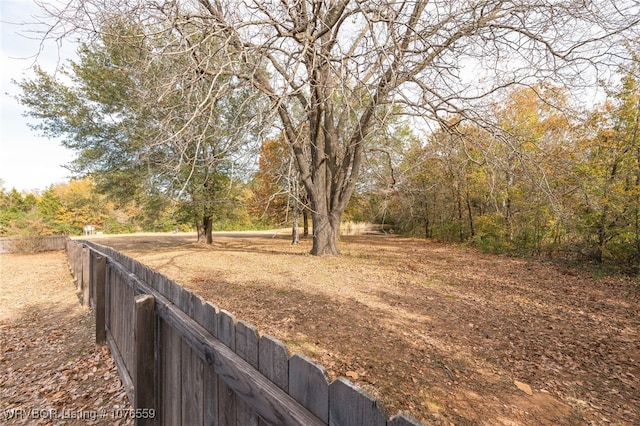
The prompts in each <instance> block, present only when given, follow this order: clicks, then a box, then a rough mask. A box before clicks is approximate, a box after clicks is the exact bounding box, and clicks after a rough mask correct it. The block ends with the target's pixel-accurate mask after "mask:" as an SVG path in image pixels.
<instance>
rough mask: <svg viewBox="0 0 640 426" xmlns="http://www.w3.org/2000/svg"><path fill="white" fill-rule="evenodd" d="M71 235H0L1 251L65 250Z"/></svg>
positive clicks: (34, 251)
mask: <svg viewBox="0 0 640 426" xmlns="http://www.w3.org/2000/svg"><path fill="white" fill-rule="evenodd" d="M68 239H69V237H67V236H65V235H51V236H49V235H46V236H35V237H0V253H36V252H41V251H55V250H64V249H65V248H66V243H67V240H68Z"/></svg>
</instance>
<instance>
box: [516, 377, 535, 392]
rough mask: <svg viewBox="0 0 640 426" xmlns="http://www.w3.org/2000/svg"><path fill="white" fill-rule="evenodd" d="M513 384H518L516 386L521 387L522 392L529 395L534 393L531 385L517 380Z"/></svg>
mask: <svg viewBox="0 0 640 426" xmlns="http://www.w3.org/2000/svg"><path fill="white" fill-rule="evenodd" d="M513 384H514V385H516V387H517V388H518V389H520V390H521V391H522V392H524V393H526V394H527V395H533V391H532V390H531V386H529V385H528V384H526V383H522V382H519V381H517V380H514V381H513Z"/></svg>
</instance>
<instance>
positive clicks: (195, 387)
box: [67, 241, 421, 426]
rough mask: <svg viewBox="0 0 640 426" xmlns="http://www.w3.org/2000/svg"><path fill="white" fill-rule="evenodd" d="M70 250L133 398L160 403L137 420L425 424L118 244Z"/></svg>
mask: <svg viewBox="0 0 640 426" xmlns="http://www.w3.org/2000/svg"><path fill="white" fill-rule="evenodd" d="M83 247H85V249H84V250H83ZM67 251H68V255H69V266H70V269H71V270H72V271H73V273H74V276H75V277H76V280H77V282H78V283H79V284H78V285H79V286H80V287H81V288H82V291H83V294H84V291H85V290H86V291H88V293H87V295H88V296H87V303H89V301H90V305H91V306H92V307H93V308H94V309H95V310H96V314H98V311H99V309H100V308H99V306H100V304H103V306H104V308H103V309H104V313H103V314H100V316H102V317H103V318H104V321H103V323H102V324H103V326H102V327H104V334H105V337H106V342H107V344H108V345H109V348H110V349H111V352H112V354H113V356H114V359H115V361H116V365H117V367H118V371H119V374H120V375H121V378H122V381H123V383H124V385H125V389H126V390H127V394H128V395H129V398H130V401H132V403H133V405H134V406H135V407H138V408H155V409H156V412H157V415H158V417H157V418H156V419H137V421H136V423H137V424H156V423H157V424H164V425H179V424H184V425H199V424H207V425H221V426H233V425H241V426H245V425H263V424H268V425H304V426H307V425H310V426H313V425H328V424H330V425H340V426H355V425H389V426H391V425H393V426H405V425H413V426H417V425H420V424H421V423H420V422H418V421H417V420H415V419H414V418H412V417H411V416H408V415H406V414H399V415H396V416H395V417H393V418H391V419H389V420H388V421H387V420H386V417H385V415H384V413H383V411H382V409H381V407H380V406H379V403H378V402H377V400H375V399H374V398H373V397H372V396H371V395H369V394H367V393H366V392H364V391H363V390H362V389H360V388H358V387H357V386H355V385H354V384H352V383H351V382H349V381H348V380H346V379H344V378H339V379H337V380H335V381H334V382H332V383H329V380H328V376H327V373H326V371H325V369H324V368H323V367H321V366H319V365H317V364H315V363H314V362H312V361H311V360H309V359H308V358H306V357H304V356H303V355H299V354H297V355H294V356H290V355H289V352H288V350H287V348H286V346H285V345H283V344H282V343H281V342H279V341H278V340H276V339H274V338H273V337H271V336H268V335H263V336H260V335H259V333H258V331H257V330H256V329H255V328H254V327H252V326H250V325H249V324H246V323H244V322H242V321H236V319H235V318H234V316H233V315H232V314H230V313H229V312H226V311H224V310H219V309H218V308H217V307H216V306H215V305H213V304H211V303H209V302H206V301H204V300H203V299H202V298H201V297H199V296H197V295H195V294H193V293H192V292H190V291H188V290H186V289H185V288H184V287H182V286H180V285H179V284H177V283H175V282H173V281H171V280H169V279H168V278H166V277H165V276H163V275H161V274H159V273H158V272H156V271H153V270H151V269H149V268H148V267H146V266H144V265H142V264H141V263H139V262H137V261H135V260H133V259H131V258H128V257H127V256H124V255H122V254H121V253H118V252H117V251H115V250H113V249H111V248H108V247H103V246H100V245H97V244H95V243H93V242H90V241H69V242H68V243H67ZM83 251H84V252H85V254H84V255H83ZM85 259H86V261H85ZM83 261H84V262H83ZM83 263H86V265H83ZM101 265H102V266H101ZM101 268H102V269H101ZM86 271H90V273H87V272H86ZM85 274H86V282H85V283H82V281H84V278H85V277H84V275H85ZM100 277H102V278H103V280H102V281H103V283H102V284H104V290H101V289H100V286H101V285H102V284H100ZM100 299H104V300H102V301H101V300H100ZM96 324H98V322H96ZM100 327H101V326H99V325H97V329H96V338H97V339H98V336H99V330H98V329H99V328H100ZM152 406H153V407H152Z"/></svg>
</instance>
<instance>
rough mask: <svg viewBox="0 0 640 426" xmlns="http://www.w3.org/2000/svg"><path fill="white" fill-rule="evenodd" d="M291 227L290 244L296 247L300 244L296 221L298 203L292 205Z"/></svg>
mask: <svg viewBox="0 0 640 426" xmlns="http://www.w3.org/2000/svg"><path fill="white" fill-rule="evenodd" d="M292 216H293V226H292V228H291V244H292V245H294V246H295V245H298V243H299V242H300V231H299V230H298V226H299V223H298V222H299V221H298V202H297V201H296V202H294V203H293V213H292Z"/></svg>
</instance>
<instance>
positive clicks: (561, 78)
mask: <svg viewBox="0 0 640 426" xmlns="http://www.w3.org/2000/svg"><path fill="white" fill-rule="evenodd" d="M51 13H53V14H55V15H56V16H57V17H58V19H59V21H58V22H59V26H58V27H59V28H60V29H62V30H63V32H68V31H70V27H69V25H72V28H73V29H83V30H87V31H89V32H91V31H96V30H97V31H99V28H100V25H99V22H100V20H101V19H104V18H105V17H107V16H109V15H113V14H116V15H120V16H122V15H126V16H127V18H128V19H132V20H133V19H136V20H139V21H140V23H141V25H142V26H143V27H144V28H146V37H154V36H155V35H156V34H158V33H159V32H166V31H169V32H171V33H172V34H173V37H174V39H175V43H176V45H179V46H181V47H182V48H183V49H184V50H185V51H188V52H190V54H191V57H192V61H191V62H190V64H189V67H190V68H189V69H188V70H183V71H184V72H192V73H200V74H203V75H207V74H210V75H217V74H219V73H220V72H221V69H220V67H219V64H220V58H225V60H226V61H227V66H225V67H224V72H225V73H232V74H234V75H235V77H236V78H238V79H239V80H244V81H246V82H249V83H251V84H252V85H253V86H254V87H256V88H258V89H259V90H260V91H261V92H262V93H263V94H265V95H266V96H267V97H268V98H269V99H270V101H271V105H270V107H271V110H272V111H273V112H274V116H275V117H277V118H278V121H279V124H280V126H281V130H283V131H284V133H285V135H286V138H287V141H288V143H289V144H290V146H291V148H292V151H293V153H294V155H295V160H296V165H297V168H298V170H299V172H300V175H301V179H302V181H303V183H304V186H305V189H306V191H307V193H308V196H309V200H310V203H311V209H312V220H313V233H314V240H313V249H312V253H313V254H316V255H322V254H336V253H338V247H337V239H338V235H339V226H340V217H341V215H342V213H343V211H344V210H345V208H346V206H347V203H348V202H349V199H350V197H351V195H352V194H353V192H354V189H355V185H356V182H357V181H358V178H359V174H360V171H361V167H362V163H363V154H364V152H365V149H366V145H367V143H368V141H369V140H370V139H371V137H372V135H374V134H375V133H376V132H377V131H378V130H379V129H381V128H382V127H383V126H384V125H385V121H386V120H387V119H388V118H389V117H390V115H393V114H395V113H396V112H397V111H398V109H399V107H400V108H401V109H402V110H403V111H404V112H405V113H406V114H410V115H414V116H420V117H424V118H426V120H427V122H449V121H446V120H447V119H448V118H450V117H451V116H452V115H456V116H458V117H461V118H463V119H473V120H476V121H478V122H483V121H484V119H483V114H482V106H483V104H486V103H487V100H488V99H491V95H492V94H494V93H496V92H497V91H499V90H501V89H503V88H505V87H508V86H512V85H527V84H532V83H534V82H539V81H544V80H554V81H555V82H556V83H558V82H559V83H562V84H566V85H571V86H572V87H583V88H584V86H585V85H588V84H591V83H593V82H594V81H595V80H596V79H598V78H602V77H606V74H602V73H606V72H608V71H607V68H603V66H610V65H612V64H615V63H616V62H618V61H621V60H624V59H625V52H624V49H623V46H624V43H625V42H626V41H627V40H630V39H633V38H634V37H637V35H636V32H635V31H636V30H637V25H638V20H639V16H640V10H639V6H638V2H637V1H633V0H622V1H615V0H592V1H589V0H510V1H507V0H468V1H460V0H432V1H358V0H315V1H311V0H308V1H307V0H280V1H276V0H271V1H264V0H253V1H252V0H244V1H235V0H172V1H162V0H156V1H133V2H131V1H129V0H126V1H125V0H120V1H119V0H72V1H71V3H70V4H69V5H68V6H66V8H65V9H64V10H58V11H54V10H51ZM187 28H188V29H189V31H185V29H187ZM52 34H53V33H52ZM163 37H165V39H166V36H163ZM211 38H218V39H219V40H221V41H222V45H221V46H222V47H221V48H220V49H216V50H212V49H210V46H212V43H210V40H211ZM216 45H218V44H216ZM154 53H155V54H157V55H162V54H163V50H162V49H157V51H156V52H154ZM213 58H215V60H212V59H213ZM212 64H215V65H216V67H215V68H213V67H211V66H210V65H212ZM193 113H194V114H196V113H197V111H194V112H193ZM303 124H304V125H303ZM485 124H491V123H485Z"/></svg>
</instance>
